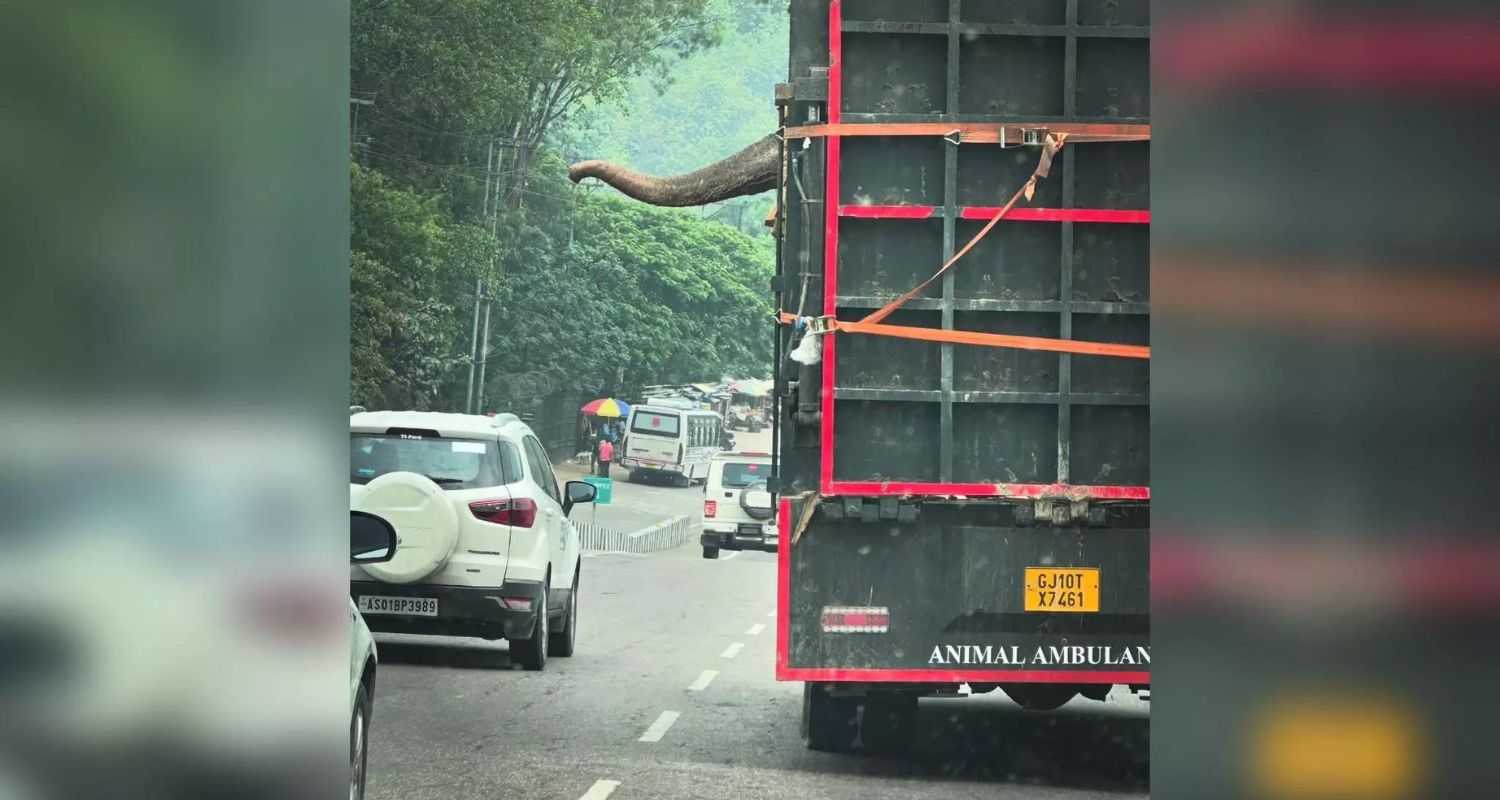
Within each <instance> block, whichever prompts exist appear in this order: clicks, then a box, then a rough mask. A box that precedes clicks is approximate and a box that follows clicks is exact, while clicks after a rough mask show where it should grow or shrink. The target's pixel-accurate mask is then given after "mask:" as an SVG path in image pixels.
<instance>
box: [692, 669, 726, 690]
mask: <svg viewBox="0 0 1500 800" xmlns="http://www.w3.org/2000/svg"><path fill="white" fill-rule="evenodd" d="M718 676H719V671H718V670H716V669H706V670H703V672H702V673H700V674H699V675H698V679H697V680H695V681H693V682H692V684H690V685H689V686H688V691H690V692H701V691H703V690H704V689H707V688H708V685H709V684H710V683H713V682H714V678H716V677H718Z"/></svg>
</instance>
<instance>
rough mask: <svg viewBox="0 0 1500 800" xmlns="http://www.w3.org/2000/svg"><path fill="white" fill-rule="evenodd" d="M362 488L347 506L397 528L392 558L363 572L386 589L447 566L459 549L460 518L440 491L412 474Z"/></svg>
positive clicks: (380, 479) (393, 475)
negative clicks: (393, 584)
mask: <svg viewBox="0 0 1500 800" xmlns="http://www.w3.org/2000/svg"><path fill="white" fill-rule="evenodd" d="M362 488H363V489H364V491H363V492H358V493H351V497H350V503H349V506H350V508H351V509H353V510H355V511H366V512H369V513H371V514H375V515H377V516H380V517H384V518H385V519H386V520H388V521H389V522H390V523H391V524H392V525H394V526H395V527H396V557H395V558H392V559H391V560H390V561H387V562H385V563H383V564H364V565H361V567H360V568H361V569H363V570H364V571H365V572H366V573H368V574H370V575H371V576H372V577H374V578H376V579H378V580H382V581H385V582H386V583H413V582H415V581H419V580H421V579H423V578H425V577H427V576H428V575H431V574H432V573H434V572H437V571H438V569H439V568H440V567H442V566H443V564H445V563H447V561H448V557H449V556H451V555H453V550H454V548H455V547H457V546H458V513H457V512H455V511H454V510H453V504H452V503H451V502H450V501H449V500H448V497H447V494H446V492H444V491H443V488H442V487H441V486H438V485H437V484H436V483H433V482H432V481H431V480H429V479H428V478H427V477H425V476H423V475H418V474H416V473H415V472H388V473H386V474H384V475H381V476H380V477H378V478H376V479H375V480H372V481H370V482H369V483H368V484H366V485H365V486H364V487H362Z"/></svg>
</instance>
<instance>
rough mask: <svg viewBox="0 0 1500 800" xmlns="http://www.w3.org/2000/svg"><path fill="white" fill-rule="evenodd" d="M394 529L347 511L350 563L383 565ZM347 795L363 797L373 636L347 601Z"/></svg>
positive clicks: (371, 517)
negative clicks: (349, 624) (348, 623)
mask: <svg viewBox="0 0 1500 800" xmlns="http://www.w3.org/2000/svg"><path fill="white" fill-rule="evenodd" d="M396 544H397V540H396V529H395V528H394V527H392V526H391V523H389V522H387V521H386V520H384V519H381V518H380V517H377V516H375V515H374V514H367V513H365V512H363V511H350V512H349V563H351V564H383V563H385V562H387V561H390V560H391V559H392V558H394V557H395V555H396ZM349 620H350V622H351V623H352V624H351V631H350V636H349V643H350V645H351V647H350V649H349V798H350V800H360V799H361V798H363V797H364V796H365V764H366V762H368V761H369V757H370V756H369V747H368V743H369V740H370V715H371V714H372V713H374V711H375V667H376V664H377V663H378V661H379V659H378V658H377V656H376V652H375V637H373V636H371V635H370V627H369V626H368V625H366V624H365V619H364V617H361V616H360V615H359V609H358V608H355V606H354V600H352V599H351V600H349Z"/></svg>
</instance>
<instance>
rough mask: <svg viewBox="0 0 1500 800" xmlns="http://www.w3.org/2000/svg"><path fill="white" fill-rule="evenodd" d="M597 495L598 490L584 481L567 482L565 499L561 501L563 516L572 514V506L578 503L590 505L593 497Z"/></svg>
mask: <svg viewBox="0 0 1500 800" xmlns="http://www.w3.org/2000/svg"><path fill="white" fill-rule="evenodd" d="M598 494H599V489H598V488H597V487H595V486H594V484H592V483H585V482H584V481H568V485H567V487H566V493H565V497H564V499H563V515H564V516H566V515H567V514H570V513H572V512H573V506H576V505H578V504H579V503H592V502H594V497H595V496H597V495H598Z"/></svg>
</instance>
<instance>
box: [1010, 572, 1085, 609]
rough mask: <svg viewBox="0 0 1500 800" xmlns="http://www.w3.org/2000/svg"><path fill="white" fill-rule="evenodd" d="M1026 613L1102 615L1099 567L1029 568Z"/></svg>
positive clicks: (1027, 573)
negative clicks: (1100, 611) (1100, 610)
mask: <svg viewBox="0 0 1500 800" xmlns="http://www.w3.org/2000/svg"><path fill="white" fill-rule="evenodd" d="M1026 610H1027V611H1051V612H1058V611H1060V612H1073V613H1088V614H1097V613H1099V568H1098V567H1027V568H1026Z"/></svg>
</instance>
